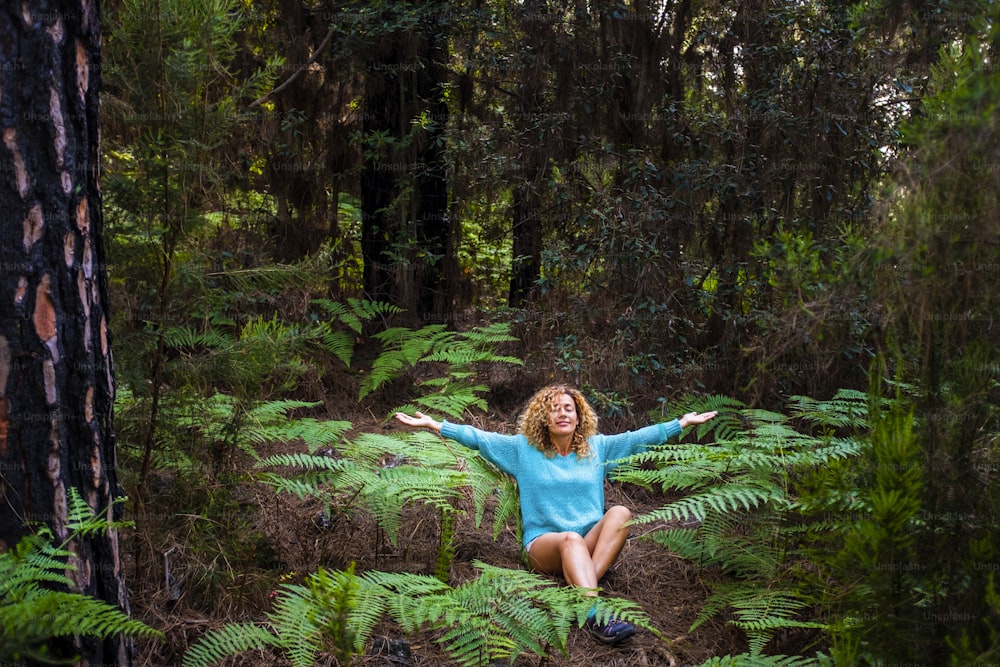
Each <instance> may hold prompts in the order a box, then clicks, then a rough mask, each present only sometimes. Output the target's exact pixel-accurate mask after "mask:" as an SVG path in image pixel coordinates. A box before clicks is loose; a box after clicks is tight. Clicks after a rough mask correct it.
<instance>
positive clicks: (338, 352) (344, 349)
mask: <svg viewBox="0 0 1000 667" xmlns="http://www.w3.org/2000/svg"><path fill="white" fill-rule="evenodd" d="M318 333H319V338H320V341H322V344H323V348H324V349H325V350H326V351H327V352H329V353H331V354H333V355H334V356H335V357H337V358H338V359H340V361H341V362H342V363H343V364H344V365H345V366H350V365H351V359H352V358H353V357H354V335H352V334H351V333H349V332H347V331H340V330H337V329H331V328H330V327H329V326H328V325H325V324H324V325H322V326H320V327H319V330H318Z"/></svg>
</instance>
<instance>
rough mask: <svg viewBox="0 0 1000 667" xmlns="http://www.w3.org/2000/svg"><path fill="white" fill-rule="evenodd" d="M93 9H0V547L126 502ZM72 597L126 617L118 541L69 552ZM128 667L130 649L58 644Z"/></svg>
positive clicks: (66, 651) (91, 4)
mask: <svg viewBox="0 0 1000 667" xmlns="http://www.w3.org/2000/svg"><path fill="white" fill-rule="evenodd" d="M100 33H101V31H100V14H99V9H98V7H97V0H49V1H46V0H27V1H25V2H23V3H22V2H16V3H6V4H5V6H4V7H3V9H0V37H2V39H0V121H2V124H0V131H2V133H3V146H2V147H0V155H2V158H0V215H2V216H3V217H2V218H0V219H2V224H0V281H2V283H0V471H2V475H0V493H2V494H3V503H4V511H3V512H2V513H0V549H5V548H10V547H12V546H13V545H14V544H15V543H16V542H17V541H18V540H19V539H20V538H21V537H22V536H23V535H24V534H25V531H26V530H27V527H26V525H25V524H27V523H36V524H38V523H45V524H47V525H49V526H50V527H51V528H52V530H53V531H54V533H55V534H56V535H57V536H58V537H65V536H66V535H67V532H68V531H67V526H66V520H67V497H68V493H69V489H70V488H71V487H76V488H77V489H78V490H79V491H80V493H81V495H82V497H83V498H84V499H86V500H87V502H88V503H89V504H90V505H91V507H92V508H93V509H94V510H95V511H96V512H98V513H102V512H106V511H107V510H108V508H109V507H110V506H111V505H112V501H113V499H114V498H115V497H116V496H118V495H120V490H119V485H118V478H117V474H116V468H115V453H114V452H115V449H114V445H115V443H114V430H113V426H112V411H113V400H114V375H113V368H112V362H111V349H110V339H109V334H108V311H107V300H108V296H107V266H106V263H105V258H104V247H103V239H102V233H103V218H102V215H101V194H100V190H99V186H98V177H99V165H100V158H99V155H100V135H99V123H98V91H99V88H100V80H101V52H100ZM71 548H72V550H73V551H74V552H75V553H76V561H77V562H76V563H75V564H76V566H77V567H76V570H75V571H74V572H72V574H71V576H72V578H73V579H74V581H75V582H76V591H75V592H80V593H84V594H88V595H93V596H95V597H97V598H100V599H102V600H104V601H106V602H108V603H110V604H113V605H117V606H119V607H121V608H122V609H123V610H125V611H126V612H127V611H128V598H127V594H126V590H125V586H124V583H123V580H122V571H121V566H122V564H121V558H120V550H119V544H118V535H117V534H116V532H114V531H112V532H110V533H109V534H107V535H99V536H94V537H92V538H88V539H86V540H79V541H77V542H76V543H75V544H73V545H71ZM54 648H55V649H56V650H57V651H59V652H61V653H62V655H64V656H72V655H75V656H78V657H79V659H80V660H81V662H85V663H89V664H91V665H94V664H101V665H131V662H132V660H131V650H130V649H131V646H130V643H129V642H128V641H127V640H125V639H122V638H115V639H113V640H109V641H106V642H101V641H99V640H85V641H79V640H77V641H75V642H73V643H72V644H70V645H66V646H57V647H54Z"/></svg>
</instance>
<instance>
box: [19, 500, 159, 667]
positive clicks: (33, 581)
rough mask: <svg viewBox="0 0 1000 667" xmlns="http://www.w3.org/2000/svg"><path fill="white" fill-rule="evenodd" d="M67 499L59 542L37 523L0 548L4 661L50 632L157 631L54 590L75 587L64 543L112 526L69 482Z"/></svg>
mask: <svg viewBox="0 0 1000 667" xmlns="http://www.w3.org/2000/svg"><path fill="white" fill-rule="evenodd" d="M67 498H68V505H69V508H70V513H69V519H70V520H69V521H68V523H67V526H68V528H69V530H70V533H69V536H68V537H67V539H66V540H65V542H63V543H62V544H56V543H55V541H54V536H53V535H52V532H51V531H50V530H49V529H47V528H44V527H43V528H41V529H39V530H38V531H37V532H35V533H33V534H30V535H27V536H25V537H24V538H22V539H21V540H19V541H18V543H17V544H16V545H14V547H13V548H12V549H9V550H8V551H6V552H4V553H0V659H2V660H4V661H8V660H9V661H12V662H21V661H22V660H23V659H25V658H28V657H31V656H38V655H39V653H38V652H39V651H40V650H42V649H43V648H44V647H45V645H46V643H47V642H48V641H49V640H51V639H52V638H54V637H65V636H70V635H81V636H88V637H100V638H107V637H112V636H114V635H118V634H125V635H128V636H132V637H150V638H154V637H155V638H162V634H161V633H160V632H158V631H156V630H154V629H152V628H150V627H148V626H147V625H145V624H144V623H141V622H140V621H136V620H134V619H131V618H129V617H128V616H127V615H126V614H125V613H123V612H122V611H121V610H120V609H118V608H117V607H114V606H112V605H110V604H108V603H106V602H104V601H102V600H98V599H96V598H93V597H90V596H87V595H82V594H79V593H72V592H67V591H66V590H56V588H61V589H70V590H72V589H73V587H74V586H75V584H74V582H73V580H72V579H70V577H69V576H68V571H69V570H70V569H72V565H70V564H68V562H67V561H68V559H69V558H70V557H71V556H72V552H71V551H70V549H69V548H68V545H69V544H70V543H71V542H73V541H75V540H79V539H81V538H84V537H87V536H93V535H94V534H96V533H97V532H99V531H100V530H108V529H109V528H111V527H112V526H113V524H111V523H110V522H108V521H107V520H106V519H105V518H103V517H97V516H95V514H94V512H93V510H92V509H91V508H90V507H89V505H88V504H87V503H86V501H85V500H83V498H82V496H81V495H80V493H79V491H78V490H77V489H76V488H75V487H70V489H69V494H68V496H67Z"/></svg>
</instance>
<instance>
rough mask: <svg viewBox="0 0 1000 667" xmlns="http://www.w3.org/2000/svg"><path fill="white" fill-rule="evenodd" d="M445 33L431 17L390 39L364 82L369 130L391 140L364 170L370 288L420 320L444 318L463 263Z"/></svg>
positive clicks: (364, 242) (439, 9)
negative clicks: (452, 207)
mask: <svg viewBox="0 0 1000 667" xmlns="http://www.w3.org/2000/svg"><path fill="white" fill-rule="evenodd" d="M414 7H415V9H412V10H410V11H412V12H414V13H415V14H416V15H418V16H419V15H420V14H421V13H424V12H427V10H428V7H430V8H431V9H435V8H436V11H432V12H427V14H428V15H429V16H430V17H431V18H433V17H436V16H440V15H442V14H444V13H445V12H446V9H445V5H443V4H441V3H440V2H438V1H437V0H434V2H433V4H432V2H427V3H423V4H421V5H415V6H414ZM441 29H442V28H441V26H439V25H435V24H434V23H433V21H429V20H427V18H426V17H425V18H423V19H421V20H420V21H419V23H418V25H417V27H416V28H414V29H412V30H408V31H399V32H395V33H392V34H389V35H385V36H383V37H381V38H380V41H379V43H378V44H377V45H376V46H375V50H374V54H373V57H372V60H371V64H370V67H369V72H368V75H367V79H366V81H365V95H364V131H365V133H366V135H369V136H376V135H381V136H383V137H385V138H386V139H387V141H386V143H385V145H384V146H382V147H381V150H380V151H379V152H378V154H375V151H373V152H372V154H371V155H367V156H366V157H365V159H364V163H363V166H362V169H361V229H362V231H361V249H362V256H363V259H364V265H365V267H364V289H365V293H366V294H367V295H368V296H369V298H372V299H378V300H388V301H391V302H393V303H395V304H396V305H398V306H400V307H402V308H404V309H405V310H406V311H407V312H408V313H409V315H410V317H411V318H414V319H416V318H418V317H419V318H428V317H430V318H437V317H439V316H442V315H444V314H445V312H446V310H447V308H448V306H449V301H450V298H449V296H448V291H447V290H448V286H447V285H446V284H445V275H446V273H447V271H446V269H447V267H449V266H451V263H452V262H453V261H454V259H453V257H451V256H450V253H451V252H452V250H451V248H450V246H449V244H448V238H449V236H450V226H451V222H450V220H449V216H448V199H449V198H448V180H447V179H448V175H447V166H446V156H445V150H444V128H445V125H446V124H447V121H448V105H447V103H446V101H445V84H446V82H447V74H448V70H447V68H446V67H445V65H444V63H446V62H447V58H448V42H447V37H446V35H444V34H439V33H440V30H441ZM422 115H426V117H427V118H428V119H429V120H430V122H429V123H427V124H426V125H424V124H423V123H422V122H421V121H420V119H421V116H422ZM416 125H422V126H421V127H416Z"/></svg>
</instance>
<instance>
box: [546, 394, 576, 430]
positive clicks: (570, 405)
mask: <svg viewBox="0 0 1000 667" xmlns="http://www.w3.org/2000/svg"><path fill="white" fill-rule="evenodd" d="M579 423H580V418H579V417H578V416H577V414H576V401H574V400H573V397H572V396H570V395H569V394H559V395H558V396H556V397H555V398H553V399H552V404H551V405H550V406H549V423H548V426H549V436H550V437H551V438H553V439H556V438H558V437H560V436H562V437H565V436H567V435H569V436H572V435H573V433H574V432H575V431H576V427H577V424H579Z"/></svg>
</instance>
